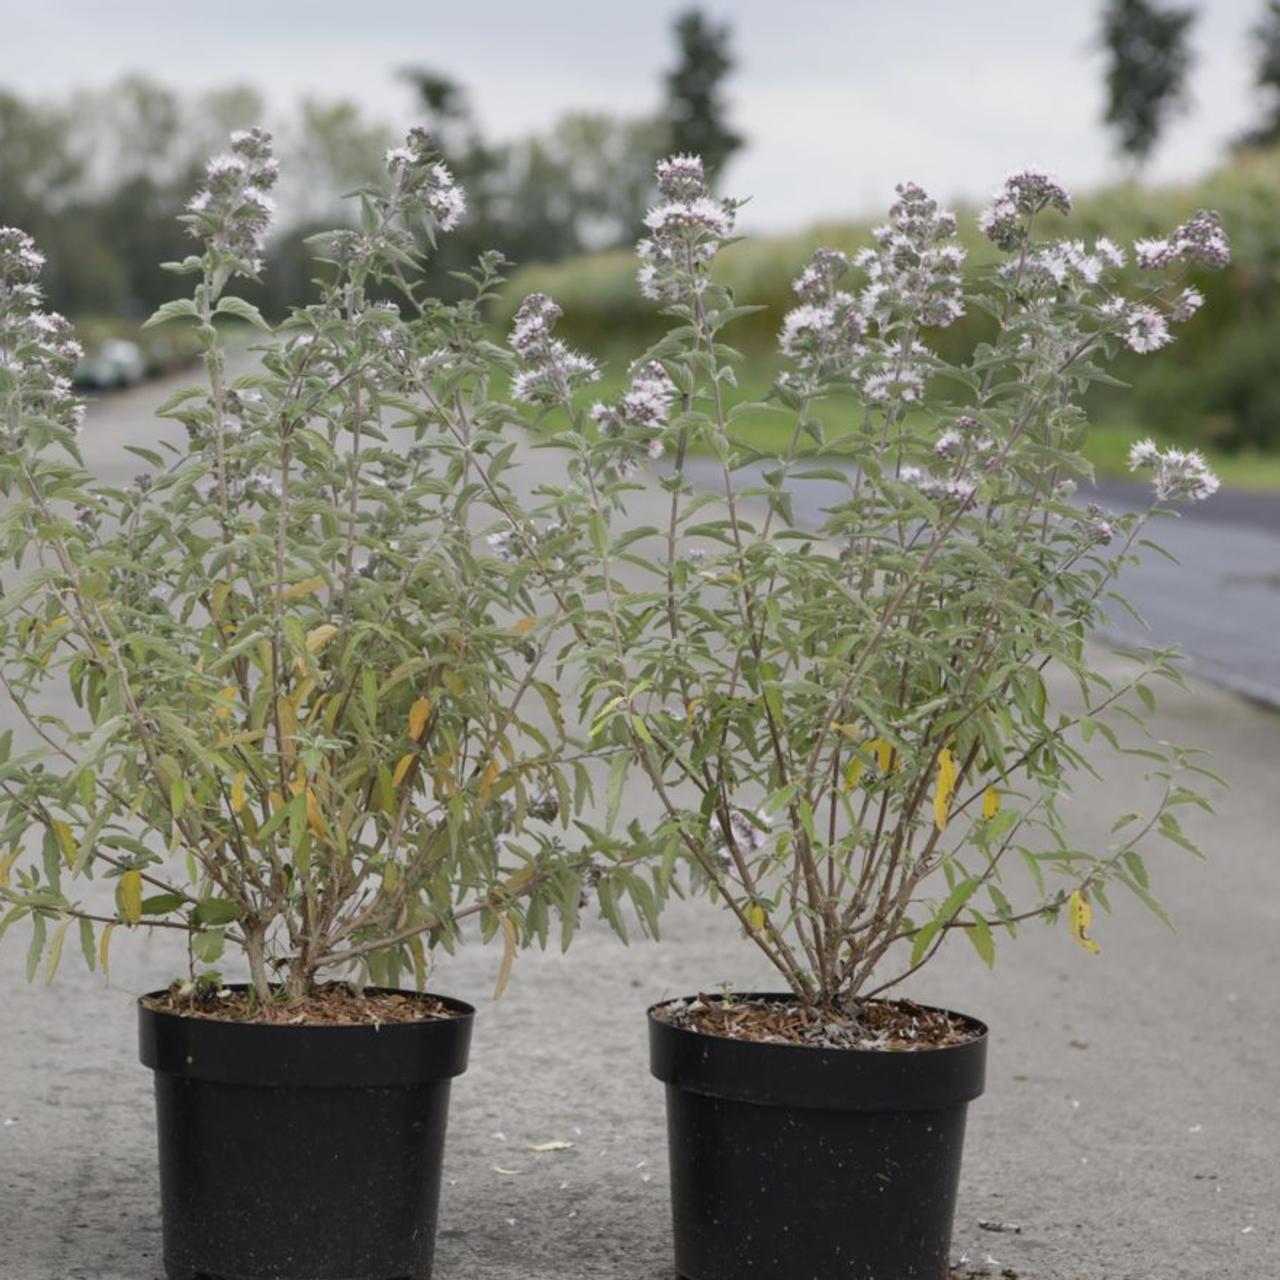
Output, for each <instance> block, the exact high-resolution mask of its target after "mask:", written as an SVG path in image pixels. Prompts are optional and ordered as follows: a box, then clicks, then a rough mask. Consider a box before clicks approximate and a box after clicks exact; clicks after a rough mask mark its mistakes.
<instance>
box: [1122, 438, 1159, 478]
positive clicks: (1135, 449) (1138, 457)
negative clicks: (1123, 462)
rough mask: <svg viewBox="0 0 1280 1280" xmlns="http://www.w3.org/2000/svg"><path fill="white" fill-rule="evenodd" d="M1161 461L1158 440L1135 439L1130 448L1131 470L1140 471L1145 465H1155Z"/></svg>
mask: <svg viewBox="0 0 1280 1280" xmlns="http://www.w3.org/2000/svg"><path fill="white" fill-rule="evenodd" d="M1159 461H1160V450H1159V448H1158V446H1157V445H1156V442H1155V441H1154V440H1152V439H1150V438H1148V439H1145V440H1138V441H1135V442H1134V444H1132V445H1131V446H1130V448H1129V470H1130V471H1138V470H1140V469H1142V468H1143V467H1154V466H1155V465H1156V463H1158V462H1159Z"/></svg>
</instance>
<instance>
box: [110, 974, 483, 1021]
mask: <svg viewBox="0 0 1280 1280" xmlns="http://www.w3.org/2000/svg"><path fill="white" fill-rule="evenodd" d="M222 989H223V990H224V991H248V989H249V984H248V983H247V982H224V983H223V984H222ZM364 990H365V991H376V992H377V993H378V994H379V995H395V996H413V997H414V998H415V999H423V1000H438V1001H439V1002H440V1003H441V1004H442V1005H444V1006H445V1007H446V1008H447V1009H451V1010H452V1011H453V1013H454V1016H453V1017H452V1018H420V1019H417V1020H414V1021H410V1022H246V1021H245V1020H243V1019H240V1018H201V1017H195V1016H194V1015H192V1014H188V1013H177V1012H175V1011H174V1010H173V1009H153V1008H152V1007H151V1006H150V1005H146V1004H143V1001H144V1000H156V999H159V998H160V997H162V996H167V995H168V994H169V988H168V987H161V988H159V989H158V990H156V991H144V992H143V993H142V994H141V995H140V996H138V998H137V1000H136V1002H135V1003H136V1004H137V1006H138V1008H139V1009H145V1010H146V1011H147V1013H148V1014H149V1015H151V1016H152V1017H155V1018H176V1019H177V1020H178V1021H180V1022H212V1023H215V1024H217V1025H219V1026H231V1027H255V1028H259V1029H261V1030H266V1029H268V1028H272V1029H279V1030H282V1031H369V1030H375V1031H376V1030H379V1029H385V1028H387V1027H420V1026H432V1025H434V1024H436V1023H442V1022H457V1021H460V1020H463V1019H471V1018H474V1017H475V1013H476V1010H475V1006H474V1005H471V1004H468V1003H467V1002H466V1001H465V1000H459V999H458V998H457V997H456V996H445V995H441V994H440V993H439V992H438V991H410V990H408V989H406V988H404V987H365V988H364Z"/></svg>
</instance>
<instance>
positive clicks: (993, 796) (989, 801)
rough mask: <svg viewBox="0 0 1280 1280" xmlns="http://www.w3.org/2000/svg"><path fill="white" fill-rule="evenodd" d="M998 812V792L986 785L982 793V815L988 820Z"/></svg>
mask: <svg viewBox="0 0 1280 1280" xmlns="http://www.w3.org/2000/svg"><path fill="white" fill-rule="evenodd" d="M999 812H1000V793H999V792H998V791H997V790H996V789H995V787H988V788H987V789H986V790H985V791H984V792H983V793H982V816H983V817H984V818H986V819H987V820H988V821H990V820H991V819H992V818H994V817H995V816H996V814H997V813H999Z"/></svg>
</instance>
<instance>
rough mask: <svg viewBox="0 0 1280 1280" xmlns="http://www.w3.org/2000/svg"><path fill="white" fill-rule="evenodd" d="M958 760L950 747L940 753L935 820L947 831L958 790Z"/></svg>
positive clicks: (935, 798) (934, 796) (935, 796)
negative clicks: (953, 800)
mask: <svg viewBox="0 0 1280 1280" xmlns="http://www.w3.org/2000/svg"><path fill="white" fill-rule="evenodd" d="M957 776H958V775H957V773H956V758H955V756H953V755H952V754H951V750H950V748H948V747H943V748H942V750H941V751H939V752H938V784H937V787H936V788H935V790H934V793H933V820H934V822H935V823H936V824H937V827H938V830H939V831H945V830H946V826H947V818H948V817H949V816H950V814H951V796H952V794H953V793H954V792H955V789H956V778H957Z"/></svg>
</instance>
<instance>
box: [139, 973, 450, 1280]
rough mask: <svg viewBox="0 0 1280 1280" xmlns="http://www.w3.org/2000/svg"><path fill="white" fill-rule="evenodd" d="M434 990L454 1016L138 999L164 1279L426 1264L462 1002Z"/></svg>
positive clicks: (298, 1279) (320, 1275)
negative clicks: (372, 1015) (343, 1013)
mask: <svg viewBox="0 0 1280 1280" xmlns="http://www.w3.org/2000/svg"><path fill="white" fill-rule="evenodd" d="M157 994H163V993H157ZM437 998H442V997H437ZM444 1003H445V1004H446V1005H448V1006H449V1008H450V1009H452V1010H454V1011H456V1013H457V1015H458V1016H457V1017H453V1018H442V1019H438V1020H436V1021H431V1022H406V1023H388V1024H383V1025H381V1026H376V1027H375V1026H280V1025H269V1024H263V1025H255V1024H251V1023H237V1022H218V1021H214V1020H211V1019H205V1018H186V1017H182V1016H181V1015H178V1014H173V1013H161V1012H157V1011H156V1010H154V1009H149V1008H147V1006H146V1005H145V1004H141V1003H140V1004H139V1006H138V1044H139V1055H140V1057H141V1058H142V1061H143V1063H144V1064H145V1065H146V1066H148V1067H150V1068H151V1069H152V1070H153V1071H154V1072H155V1086H156V1121H157V1128H158V1134H159V1144H160V1199H161V1206H162V1212H163V1220H164V1266H165V1274H166V1275H167V1276H169V1278H170V1280H423V1278H424V1277H428V1276H430V1274H431V1261H432V1255H433V1252H434V1248H435V1231H436V1210H437V1206H438V1203H439V1198H440V1167H441V1161H442V1157H443V1154H444V1134H445V1123H446V1120H447V1117H448V1109H449V1081H450V1080H451V1078H452V1077H454V1076H456V1075H461V1073H462V1072H463V1071H465V1070H466V1066H467V1050H468V1047H469V1045H470V1041H471V1022H472V1017H473V1015H474V1013H475V1010H474V1009H472V1008H471V1006H470V1005H466V1004H463V1003H462V1002H461V1001H458V1000H448V999H445V1000H444Z"/></svg>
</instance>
